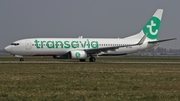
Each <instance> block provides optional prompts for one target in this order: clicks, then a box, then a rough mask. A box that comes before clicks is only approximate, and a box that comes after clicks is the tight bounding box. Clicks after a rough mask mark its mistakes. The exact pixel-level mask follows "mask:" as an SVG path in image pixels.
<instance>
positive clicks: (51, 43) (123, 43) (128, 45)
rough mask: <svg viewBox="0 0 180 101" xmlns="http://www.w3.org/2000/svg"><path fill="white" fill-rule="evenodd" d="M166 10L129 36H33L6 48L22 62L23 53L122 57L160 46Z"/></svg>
mask: <svg viewBox="0 0 180 101" xmlns="http://www.w3.org/2000/svg"><path fill="white" fill-rule="evenodd" d="M162 14H163V9H158V10H157V11H156V12H155V13H154V15H153V16H152V17H151V18H150V19H149V21H148V22H147V24H146V25H145V26H144V27H143V28H142V30H141V31H140V32H139V33H138V34H135V35H132V36H129V37H126V38H82V37H79V38H29V39H22V40H18V41H15V42H13V43H11V45H8V46H6V47H5V48H4V50H5V51H6V52H8V53H10V54H12V55H14V56H15V57H19V58H20V61H24V58H23V56H52V57H53V58H54V59H78V60H80V61H81V62H85V61H86V59H87V58H88V57H89V61H90V62H95V61H96V58H95V56H119V55H126V54H130V53H134V52H138V51H141V50H145V49H149V48H152V47H155V46H157V45H158V44H159V43H160V42H164V41H170V40H175V39H176V38H171V39H164V40H157V38H158V32H159V28H160V23H161V18H162Z"/></svg>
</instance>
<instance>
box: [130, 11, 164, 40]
mask: <svg viewBox="0 0 180 101" xmlns="http://www.w3.org/2000/svg"><path fill="white" fill-rule="evenodd" d="M162 14H163V9H157V11H156V12H155V13H154V15H153V16H152V17H151V18H150V19H149V21H148V22H147V24H146V25H145V26H144V27H143V29H142V30H141V32H140V33H138V34H136V35H133V36H130V37H128V39H129V38H131V39H132V38H133V39H140V38H142V37H143V36H144V34H146V36H147V38H146V40H149V41H150V40H157V38H158V32H159V28H160V24H161V19H162Z"/></svg>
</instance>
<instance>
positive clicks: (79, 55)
mask: <svg viewBox="0 0 180 101" xmlns="http://www.w3.org/2000/svg"><path fill="white" fill-rule="evenodd" d="M69 53H70V57H71V59H86V58H87V53H86V52H85V51H70V52H69Z"/></svg>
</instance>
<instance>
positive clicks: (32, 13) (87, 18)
mask: <svg viewBox="0 0 180 101" xmlns="http://www.w3.org/2000/svg"><path fill="white" fill-rule="evenodd" d="M179 4H180V0H0V49H3V48H4V47H5V46H7V45H9V44H10V43H12V42H14V41H16V40H19V39H23V38H36V37H38V38H40V37H42V38H76V37H78V36H83V37H84V38H86V37H87V38H102V37H103V38H108V37H110V38H117V37H120V38H124V37H127V36H130V35H134V34H136V33H139V32H140V30H141V29H142V28H143V26H144V25H145V24H146V23H147V21H148V20H149V18H150V17H151V16H152V15H153V14H154V12H155V11H156V10H157V9H164V14H163V18H162V22H161V28H160V31H159V39H166V38H180V32H179V29H180V11H179V10H180V6H179ZM179 43H180V39H178V40H175V41H169V42H165V43H161V44H160V45H159V47H164V48H173V49H179V48H180V44H179Z"/></svg>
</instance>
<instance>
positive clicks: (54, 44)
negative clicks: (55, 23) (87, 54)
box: [34, 39, 99, 49]
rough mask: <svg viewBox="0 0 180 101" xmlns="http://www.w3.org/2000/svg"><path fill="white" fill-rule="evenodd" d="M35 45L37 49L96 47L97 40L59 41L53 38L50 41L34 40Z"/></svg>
mask: <svg viewBox="0 0 180 101" xmlns="http://www.w3.org/2000/svg"><path fill="white" fill-rule="evenodd" d="M34 43H35V46H36V48H37V49H41V48H49V49H54V48H65V49H68V48H98V47H99V45H98V41H89V39H87V40H83V41H82V40H81V41H78V40H72V41H69V40H65V41H60V40H55V41H50V40H48V41H47V40H34Z"/></svg>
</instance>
